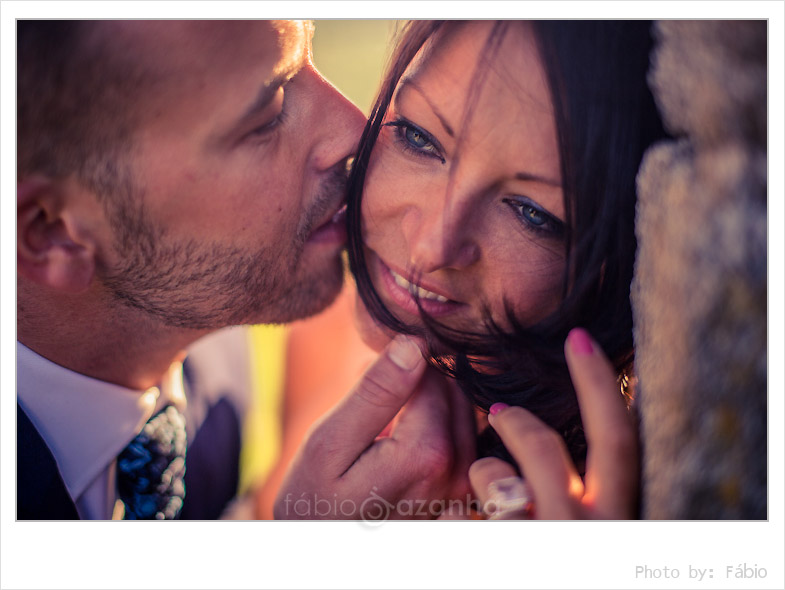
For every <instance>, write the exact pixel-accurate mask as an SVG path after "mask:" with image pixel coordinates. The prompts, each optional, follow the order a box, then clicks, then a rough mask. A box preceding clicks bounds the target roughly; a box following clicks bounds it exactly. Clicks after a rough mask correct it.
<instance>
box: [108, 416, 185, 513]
mask: <svg viewBox="0 0 785 590" xmlns="http://www.w3.org/2000/svg"><path fill="white" fill-rule="evenodd" d="M185 447H186V437H185V418H184V417H183V415H182V414H181V413H180V412H179V411H177V409H176V408H175V407H174V406H167V407H166V408H164V409H163V410H161V411H160V412H159V413H158V414H156V415H155V416H153V417H152V418H150V420H149V421H148V422H147V424H145V427H144V428H143V429H142V432H140V433H139V434H138V435H137V436H136V438H134V440H132V441H131V442H130V443H129V445H128V446H127V447H126V448H125V449H123V452H122V453H120V455H119V456H118V457H117V490H118V493H119V495H120V499H121V500H122V501H123V503H124V504H125V518H126V519H130V520H142V519H157V520H171V519H174V518H177V516H178V514H179V513H180V509H181V508H182V507H183V499H184V498H185V484H184V482H183V476H184V475H185Z"/></svg>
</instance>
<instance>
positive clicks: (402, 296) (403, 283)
mask: <svg viewBox="0 0 785 590" xmlns="http://www.w3.org/2000/svg"><path fill="white" fill-rule="evenodd" d="M376 262H377V267H378V269H377V270H378V275H379V277H380V279H381V283H382V285H383V286H384V290H385V291H386V293H387V295H388V297H389V299H391V300H392V301H393V303H395V304H396V305H397V306H398V307H400V308H401V309H402V310H403V311H405V312H408V313H410V314H412V315H415V316H419V315H420V311H419V309H418V307H417V302H416V301H415V297H414V295H413V293H416V294H417V298H418V300H419V302H420V306H421V307H422V310H423V311H424V312H425V313H427V314H428V315H430V316H433V317H440V316H445V315H448V314H451V313H454V312H456V311H457V310H459V309H460V308H462V307H465V305H466V304H464V303H460V302H458V301H454V300H451V299H449V298H448V297H447V296H445V295H443V294H441V293H435V292H433V291H429V290H428V289H425V288H424V287H421V286H419V285H417V284H414V283H412V282H410V281H409V280H408V279H406V278H404V277H403V276H402V275H401V274H399V273H398V272H396V271H394V270H392V269H391V268H390V267H389V266H387V265H386V264H385V263H384V262H383V261H382V259H381V258H379V257H378V256H377V257H376Z"/></svg>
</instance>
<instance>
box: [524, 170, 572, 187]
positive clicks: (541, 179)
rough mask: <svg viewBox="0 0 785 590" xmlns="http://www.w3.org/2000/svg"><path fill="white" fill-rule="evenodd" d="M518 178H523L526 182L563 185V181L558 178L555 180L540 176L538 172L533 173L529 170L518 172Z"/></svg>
mask: <svg viewBox="0 0 785 590" xmlns="http://www.w3.org/2000/svg"><path fill="white" fill-rule="evenodd" d="M515 179H516V180H523V181H526V182H541V183H542V184H548V185H550V186H555V187H557V188H560V187H561V182H559V181H558V180H554V179H552V178H546V177H544V176H539V175H537V174H531V173H529V172H518V173H516V174H515Z"/></svg>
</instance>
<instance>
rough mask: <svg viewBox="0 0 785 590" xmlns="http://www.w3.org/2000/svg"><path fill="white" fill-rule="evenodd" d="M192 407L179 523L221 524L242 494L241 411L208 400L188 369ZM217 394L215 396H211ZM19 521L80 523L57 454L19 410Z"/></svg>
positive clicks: (226, 401)
mask: <svg viewBox="0 0 785 590" xmlns="http://www.w3.org/2000/svg"><path fill="white" fill-rule="evenodd" d="M183 375H184V382H185V386H186V392H187V393H186V396H187V398H188V405H187V409H186V412H185V419H186V432H187V436H188V450H187V453H186V462H185V465H186V471H185V490H186V497H185V503H184V505H183V509H182V511H181V512H180V518H184V519H197V520H207V519H215V518H218V517H219V516H220V514H221V512H222V511H223V509H224V508H225V507H226V505H227V504H228V503H229V502H230V501H231V500H232V499H233V498H234V496H235V494H236V493H237V483H238V479H239V457H240V443H241V434H240V433H241V427H240V425H241V421H240V411H239V410H238V408H237V407H236V405H235V404H234V403H233V399H234V398H235V396H233V395H230V394H229V392H227V393H226V395H223V394H220V393H219V394H218V395H214V394H211V395H207V392H204V391H203V388H202V382H203V379H201V378H200V375H199V372H198V370H196V369H195V368H194V367H192V366H191V364H190V363H189V362H188V360H186V362H185V364H184V367H183ZM211 393H212V392H211ZM16 408H17V437H16V443H17V451H16V452H17V484H16V501H17V508H16V511H17V512H16V516H17V519H20V520H28V519H30V520H68V519H77V518H79V517H78V515H77V511H76V506H75V505H74V503H73V501H72V500H71V498H70V497H69V495H68V492H67V490H66V487H65V484H64V483H63V480H62V479H61V477H60V474H59V472H58V469H57V464H56V463H55V460H54V457H53V456H52V453H51V452H50V451H49V448H48V447H47V446H46V443H45V442H44V440H43V439H42V438H41V436H40V435H39V434H38V431H37V430H36V429H35V426H33V424H32V422H31V421H30V419H29V418H28V417H27V415H26V414H25V413H24V410H22V408H21V407H20V406H19V404H17V406H16Z"/></svg>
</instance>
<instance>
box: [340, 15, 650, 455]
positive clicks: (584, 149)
mask: <svg viewBox="0 0 785 590" xmlns="http://www.w3.org/2000/svg"><path fill="white" fill-rule="evenodd" d="M460 22H461V21H413V22H410V23H408V24H407V25H406V26H405V28H404V29H403V30H402V32H401V34H400V37H399V39H398V42H397V44H396V48H395V50H394V53H393V55H392V58H391V63H390V66H389V68H388V71H387V74H386V76H385V78H384V80H383V82H382V86H381V90H380V92H379V96H378V98H377V100H376V103H375V105H374V107H373V110H372V112H371V116H370V119H369V122H368V124H367V126H366V128H365V131H364V134H363V137H362V140H361V143H360V148H359V151H358V154H357V157H356V160H355V162H354V166H353V169H352V174H351V177H350V180H349V189H348V191H349V204H348V224H349V260H350V265H351V269H352V272H353V273H354V275H355V277H356V281H357V288H358V292H359V294H360V296H361V297H362V299H363V302H364V303H365V306H366V307H367V308H368V310H369V311H370V313H371V314H372V315H373V316H374V317H375V318H376V319H377V320H378V321H380V322H381V323H382V324H384V325H385V326H387V327H389V328H391V329H393V330H395V331H398V332H404V333H410V334H418V335H421V336H425V337H426V338H427V339H428V341H429V344H430V346H431V353H432V354H431V362H432V363H433V364H434V365H436V366H438V367H439V368H440V369H442V370H443V371H444V372H446V373H447V374H449V375H451V376H453V377H455V378H456V379H457V380H458V382H459V383H460V385H461V387H462V389H463V390H464V391H465V392H466V393H467V394H468V395H469V396H470V397H471V399H472V400H473V402H474V403H475V404H476V405H477V406H478V407H480V408H482V409H484V410H487V409H488V407H489V406H490V405H491V404H493V403H495V402H499V401H503V402H505V403H508V404H515V405H520V406H523V407H526V408H527V409H529V410H530V411H532V412H534V413H535V414H536V415H538V416H539V417H540V418H541V419H543V420H544V421H545V422H546V423H547V424H549V425H550V426H551V427H553V428H555V429H556V430H557V431H558V432H560V433H561V434H562V435H563V436H564V438H565V440H566V441H567V443H568V447H569V448H570V451H571V453H572V455H573V457H574V458H575V459H576V461H577V462H578V463H581V462H582V460H583V458H584V457H585V440H584V437H583V431H582V426H581V421H580V415H579V411H578V406H577V400H576V398H575V393H574V390H573V387H572V383H571V380H570V377H569V373H568V370H567V366H566V361H565V359H564V352H563V346H564V340H565V338H566V336H567V333H568V332H569V330H570V329H572V328H573V327H576V326H581V327H583V328H585V329H587V330H588V331H589V332H590V333H591V334H592V335H593V336H594V338H595V339H596V340H597V341H598V343H599V344H600V345H601V346H602V348H603V349H604V350H605V352H606V353H607V355H608V356H609V358H610V359H611V361H612V362H613V363H614V365H615V367H616V368H617V370H618V371H619V372H621V371H622V370H624V369H625V368H628V367H629V366H630V364H631V362H632V358H633V342H632V311H631V308H630V300H629V288H630V282H631V279H632V272H633V264H634V257H635V249H636V240H635V233H634V215H635V200H636V192H635V177H636V173H637V169H638V166H639V164H640V161H641V158H642V156H643V152H644V151H645V149H646V148H647V147H648V146H649V145H650V144H651V143H652V142H653V141H655V140H656V139H658V138H660V137H663V135H664V134H663V131H662V126H661V122H660V119H659V116H658V114H657V110H656V108H655V105H654V102H653V99H652V96H651V93H650V91H649V89H648V87H647V84H646V72H647V70H648V64H649V52H650V49H651V43H652V41H651V37H650V33H649V31H650V23H649V22H647V21H534V22H533V23H532V25H533V30H534V34H535V36H536V42H537V45H538V48H539V52H540V56H541V59H542V61H543V65H544V69H545V72H546V75H547V79H548V84H549V87H550V92H551V97H552V99H553V103H554V112H555V119H556V128H557V134H558V145H559V152H560V164H561V176H562V186H563V192H564V201H565V202H564V206H565V226H566V233H565V247H566V260H567V264H566V269H565V275H564V279H563V285H564V288H563V297H562V301H561V303H560V305H559V307H558V309H557V310H556V311H554V312H553V313H551V314H549V315H548V316H547V317H544V318H542V319H541V320H540V321H538V322H537V323H535V324H534V325H531V324H529V325H523V324H522V323H521V322H519V321H518V320H517V319H516V318H515V315H514V314H513V313H512V310H511V307H510V306H509V304H508V305H507V310H508V311H507V316H508V317H507V320H508V321H507V324H508V326H507V327H505V328H502V327H501V326H500V325H499V324H498V323H496V322H494V321H493V320H492V319H491V318H490V316H489V315H488V316H487V320H486V327H485V331H484V332H481V333H466V332H459V331H456V330H452V329H449V328H448V327H446V326H444V325H441V324H440V323H438V322H436V321H435V320H433V319H432V318H429V317H427V315H426V314H423V313H421V315H422V317H423V322H424V326H425V328H424V329H422V328H419V327H417V326H409V325H406V324H404V323H402V322H401V321H400V320H398V318H396V317H395V316H394V315H393V314H392V313H391V312H390V311H389V310H388V309H387V308H386V307H385V306H384V304H383V303H382V301H381V299H380V298H379V295H378V294H377V293H376V291H375V289H374V287H373V284H372V281H371V279H370V276H369V274H368V271H367V269H366V266H365V260H364V254H363V245H362V240H361V215H360V213H361V200H362V193H363V185H364V182H365V173H366V170H367V166H368V161H369V159H370V155H371V151H372V150H373V146H374V143H375V141H376V138H377V137H378V135H379V130H380V127H381V124H382V120H383V118H384V116H385V113H386V112H387V109H388V107H389V105H390V102H391V99H392V96H393V93H394V91H395V88H396V85H397V83H398V81H399V79H400V78H401V76H402V74H403V72H404V71H405V70H406V68H407V66H408V65H409V63H410V62H411V61H412V59H413V58H414V56H415V55H416V54H417V52H418V51H419V50H420V48H422V47H423V46H424V45H425V44H426V42H427V41H428V40H429V39H431V38H432V37H435V35H437V34H439V35H441V34H445V32H446V31H449V30H450V29H451V28H454V27H456V26H458V25H460ZM518 22H519V21H498V22H495V23H494V25H493V29H492V32H491V34H490V36H489V39H488V42H487V43H486V46H485V49H484V51H483V55H481V56H479V60H478V64H479V63H480V62H482V61H483V60H492V59H493V57H494V55H495V49H496V48H497V47H498V46H499V45H500V43H501V39H503V37H504V36H505V35H509V34H522V31H521V30H520V28H519V27H518V26H517V24H518ZM429 50H434V51H438V39H436V44H434V45H432V46H429ZM477 71H478V72H479V71H481V68H479V67H478V68H477ZM469 108H471V103H470V106H469ZM522 263H523V264H525V262H522ZM486 434H487V436H490V437H493V435H492V433H486ZM492 446H493V447H494V449H492V450H490V451H488V452H487V454H500V455H503V454H504V453H503V450H502V449H501V447H500V445H499V444H498V440H495V441H492Z"/></svg>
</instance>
